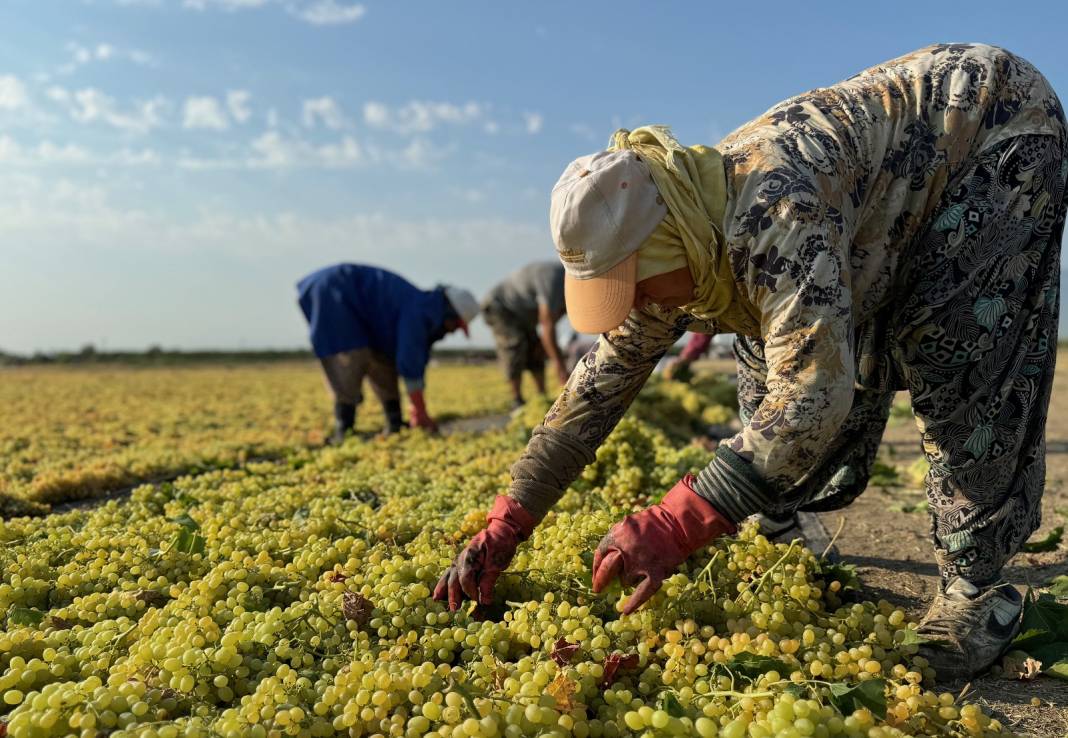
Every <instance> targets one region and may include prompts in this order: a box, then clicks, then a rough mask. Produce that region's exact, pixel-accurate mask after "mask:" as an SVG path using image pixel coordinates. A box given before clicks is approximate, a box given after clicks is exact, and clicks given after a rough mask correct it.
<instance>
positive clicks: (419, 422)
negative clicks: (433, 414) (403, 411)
mask: <svg viewBox="0 0 1068 738" xmlns="http://www.w3.org/2000/svg"><path fill="white" fill-rule="evenodd" d="M408 403H409V404H408V417H409V418H411V421H412V425H413V426H415V427H416V428H423V429H425V430H428V431H431V432H432V433H433V432H437V430H438V424H437V423H435V422H434V421H433V420H431V419H430V414H429V413H427V411H426V400H425V399H424V397H423V390H415V391H414V392H409V393H408Z"/></svg>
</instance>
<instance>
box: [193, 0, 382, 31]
mask: <svg viewBox="0 0 1068 738" xmlns="http://www.w3.org/2000/svg"><path fill="white" fill-rule="evenodd" d="M269 5H273V6H275V7H281V8H282V9H283V10H284V11H285V12H286V13H288V14H289V15H290V16H292V17H294V18H296V19H298V20H301V21H304V22H305V23H309V24H311V25H313V26H335V25H340V24H344V23H355V22H356V21H358V20H360V19H361V18H363V16H364V14H366V12H367V8H366V7H365V6H364V5H362V4H361V3H351V2H343V1H339V0H182V6H183V7H186V8H190V9H192V10H202V11H203V10H222V11H226V12H231V13H232V12H237V11H239V10H255V9H259V8H265V7H267V6H269Z"/></svg>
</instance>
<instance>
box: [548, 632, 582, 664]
mask: <svg viewBox="0 0 1068 738" xmlns="http://www.w3.org/2000/svg"><path fill="white" fill-rule="evenodd" d="M578 650H579V644H577V643H568V642H567V639H566V638H561V639H560V640H558V641H557V642H556V643H554V644H553V650H552V652H551V653H550V654H549V656H551V657H552V660H553V661H555V662H556V663H557V664H559V665H560V666H566V665H567V664H570V663H571V659H572V658H574V656H575V653H576V652H577V651H578Z"/></svg>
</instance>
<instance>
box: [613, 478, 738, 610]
mask: <svg viewBox="0 0 1068 738" xmlns="http://www.w3.org/2000/svg"><path fill="white" fill-rule="evenodd" d="M693 482H694V478H693V476H691V475H689V474H687V475H686V476H685V477H683V478H682V479H680V480H679V481H678V482H676V483H675V486H674V487H672V488H671V490H670V491H669V492H668V493H667V494H666V495H664V499H663V500H661V501H660V503H659V504H657V505H653V506H652V507H649V508H646V509H645V510H642V511H641V512H640V513H635V514H633V515H628V516H627V517H625V518H623V520H621V521H619V522H618V523H616V524H615V525H613V526H612V528H611V529H610V530H609V531H608V533H607V534H605V537H604V538H602V539H601V543H600V545H599V546H597V552H596V553H595V554H594V556H593V591H594V592H600V591H601V590H602V589H604V588H605V587H607V586H608V585H609V583H611V581H612V580H613V579H615V578H616V577H619V581H620V583H622V584H623V586H630V585H633V584H637V585H638V588H637V589H636V590H634V593H633V594H632V595H631V596H630V598H629V599H628V600H627V602H626V604H625V605H624V606H623V614H624V615H629V614H630V613H632V612H634V611H635V610H637V609H638V608H639V607H641V605H642V603H644V602H645V601H646V600H647V599H649V598H650V597H652V596H653V595H654V594H655V593H656V591H657V590H658V589H660V584H661V583H662V582H663V581H664V580H665V579H667V578H668V577H669V576H671V575H672V574H673V573H674V572H675V569H677V568H678V566H679V564H681V563H682V562H683V561H685V560H686V559H688V558H689V557H690V554H692V553H693V552H694V551H696V550H697V549H699V548H701V547H702V546H704V545H705V544H706V543H708V542H709V541H711V540H712V539H713V538H716V537H717V536H721V535H723V534H724V533H733V532H734V531H735V530H737V527H736V526H735V525H734V523H732V522H731V521H730V520H728V519H727V518H725V517H723V515H721V514H720V513H719V511H718V510H716V508H714V507H712V504H711V503H709V502H708V501H707V500H706V499H705V498H703V497H701V495H699V494H697V493H696V492H694V491H693Z"/></svg>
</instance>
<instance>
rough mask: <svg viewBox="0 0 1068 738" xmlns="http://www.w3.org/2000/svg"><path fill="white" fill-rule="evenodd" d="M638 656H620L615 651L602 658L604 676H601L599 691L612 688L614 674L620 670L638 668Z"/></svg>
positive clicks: (633, 654)
mask: <svg viewBox="0 0 1068 738" xmlns="http://www.w3.org/2000/svg"><path fill="white" fill-rule="evenodd" d="M638 663H639V659H638V654H636V653H630V654H622V653H619V652H618V651H616V652H615V653H611V654H609V655H607V656H605V657H604V674H603V675H602V676H601V684H600V686H601V689H607V688H608V687H610V686H612V683H613V682H614V681H615V680H616V672H617V671H619V670H620V669H633V668H635V667H637V666H638Z"/></svg>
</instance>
